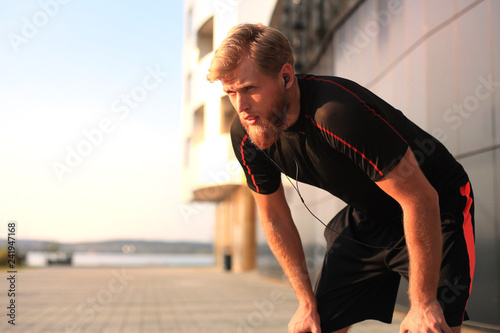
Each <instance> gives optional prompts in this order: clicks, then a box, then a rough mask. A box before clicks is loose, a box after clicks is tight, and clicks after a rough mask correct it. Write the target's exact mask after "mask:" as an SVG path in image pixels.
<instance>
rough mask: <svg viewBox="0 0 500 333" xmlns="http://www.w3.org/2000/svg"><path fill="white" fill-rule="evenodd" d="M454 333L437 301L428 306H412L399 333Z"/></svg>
mask: <svg viewBox="0 0 500 333" xmlns="http://www.w3.org/2000/svg"><path fill="white" fill-rule="evenodd" d="M408 332H411V333H453V332H452V330H451V329H450V328H449V327H448V325H447V324H446V321H445V319H444V314H443V309H441V306H440V305H439V302H438V301H437V300H434V301H432V302H431V303H430V304H428V305H427V306H421V305H414V306H411V308H410V311H409V312H408V314H407V315H406V318H405V319H404V320H403V322H402V323H401V328H400V329H399V333H408Z"/></svg>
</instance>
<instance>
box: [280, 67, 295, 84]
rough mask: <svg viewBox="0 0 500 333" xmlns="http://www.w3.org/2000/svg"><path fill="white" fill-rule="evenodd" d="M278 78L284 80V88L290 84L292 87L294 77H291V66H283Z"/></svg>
mask: <svg viewBox="0 0 500 333" xmlns="http://www.w3.org/2000/svg"><path fill="white" fill-rule="evenodd" d="M280 77H281V78H282V79H283V80H284V84H285V88H288V87H289V86H290V83H291V84H292V85H293V82H294V80H295V77H294V75H293V67H292V65H290V64H288V63H286V64H284V65H283V66H282V67H281V71H280ZM287 78H288V79H287Z"/></svg>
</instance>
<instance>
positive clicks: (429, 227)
mask: <svg viewBox="0 0 500 333" xmlns="http://www.w3.org/2000/svg"><path fill="white" fill-rule="evenodd" d="M433 206H434V205H431V207H433ZM436 206H437V205H436ZM420 208H421V209H415V210H412V211H406V212H405V217H404V225H405V235H406V242H407V245H408V252H409V257H410V264H409V266H410V267H409V269H410V272H409V291H408V293H409V297H410V302H411V304H412V305H423V306H425V305H426V304H429V303H430V302H431V301H434V300H436V298H437V286H438V282H439V271H440V267H441V253H442V235H441V223H440V218H439V208H438V207H437V208H431V209H430V208H429V206H427V205H425V206H424V205H421V207H420Z"/></svg>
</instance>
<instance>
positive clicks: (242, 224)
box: [215, 186, 257, 272]
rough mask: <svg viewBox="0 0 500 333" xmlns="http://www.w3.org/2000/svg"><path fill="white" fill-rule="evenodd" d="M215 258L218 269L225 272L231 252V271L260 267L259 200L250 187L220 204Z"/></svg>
mask: <svg viewBox="0 0 500 333" xmlns="http://www.w3.org/2000/svg"><path fill="white" fill-rule="evenodd" d="M216 214H217V216H216V226H215V227H216V232H215V255H216V263H217V267H218V268H220V269H224V257H225V255H226V254H227V251H229V254H230V256H231V270H232V271H234V272H242V271H248V270H252V269H255V267H256V253H257V244H256V243H257V241H256V230H255V224H256V216H255V201H254V199H253V196H252V194H251V192H250V190H249V189H248V188H247V187H246V186H240V187H239V188H238V189H236V190H235V191H234V192H233V193H232V194H231V195H230V196H229V197H228V198H226V199H225V200H223V201H221V202H219V204H217V211H216Z"/></svg>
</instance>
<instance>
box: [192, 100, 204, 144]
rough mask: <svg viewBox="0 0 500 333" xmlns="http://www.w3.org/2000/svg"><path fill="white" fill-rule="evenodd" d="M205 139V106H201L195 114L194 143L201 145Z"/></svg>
mask: <svg viewBox="0 0 500 333" xmlns="http://www.w3.org/2000/svg"><path fill="white" fill-rule="evenodd" d="M204 138H205V106H204V105H202V106H200V107H199V108H198V109H197V110H196V111H195V112H194V121H193V142H194V143H199V142H201V141H203V139H204Z"/></svg>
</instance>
